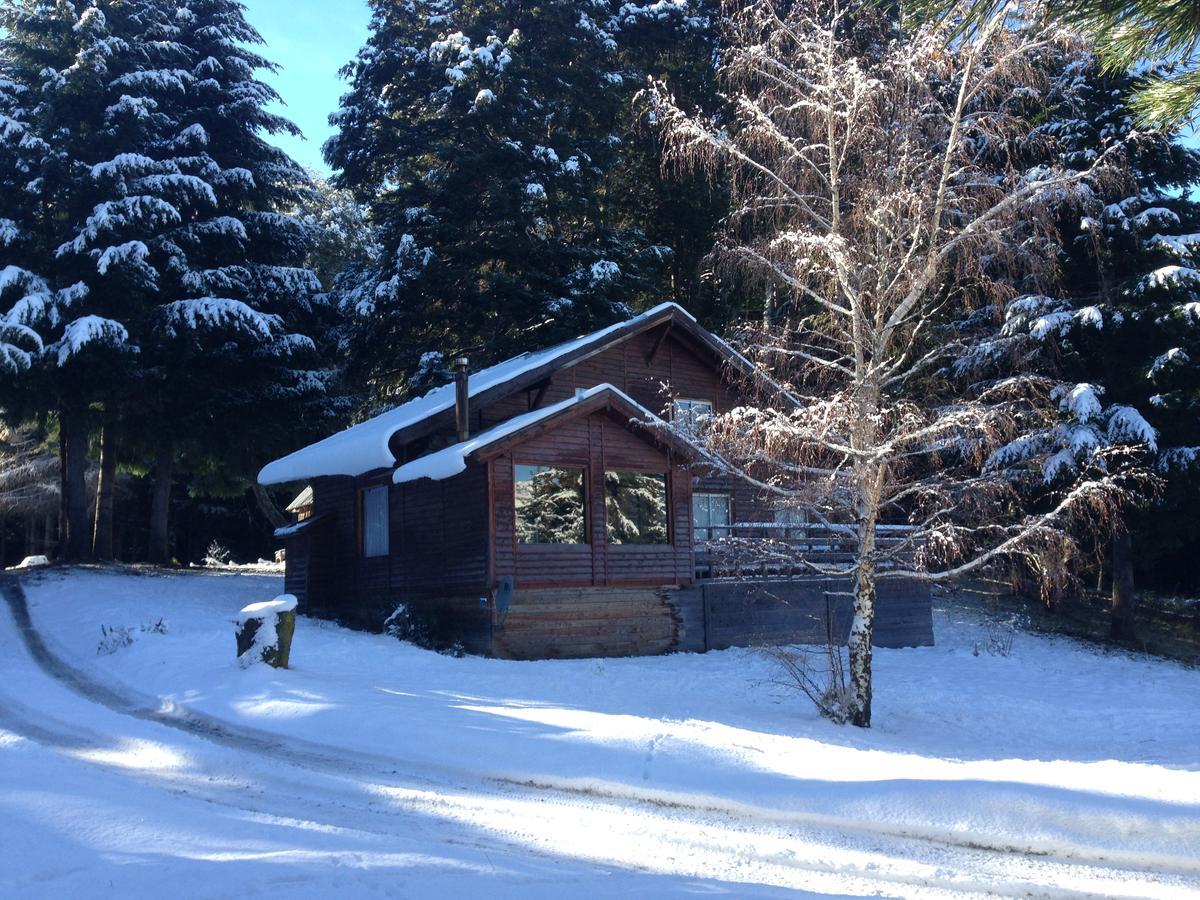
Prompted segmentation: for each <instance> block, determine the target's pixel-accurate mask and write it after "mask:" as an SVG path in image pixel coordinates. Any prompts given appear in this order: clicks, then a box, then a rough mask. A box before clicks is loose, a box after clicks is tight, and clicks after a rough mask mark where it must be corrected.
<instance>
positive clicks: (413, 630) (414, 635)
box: [383, 603, 429, 648]
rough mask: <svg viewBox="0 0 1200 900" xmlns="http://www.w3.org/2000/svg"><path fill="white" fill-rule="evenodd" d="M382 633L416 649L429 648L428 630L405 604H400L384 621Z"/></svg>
mask: <svg viewBox="0 0 1200 900" xmlns="http://www.w3.org/2000/svg"><path fill="white" fill-rule="evenodd" d="M383 633H384V634H386V635H389V636H390V637H394V638H395V639H396V640H398V641H404V642H405V643H408V644H415V645H416V646H418V647H426V648H427V647H429V629H428V628H426V627H425V623H424V622H422V621H420V619H419V618H417V617H416V616H414V615H413V612H412V609H410V608H409V606H408V604H406V603H401V604H400V605H399V606H397V607H396V608H395V610H393V611H392V614H391V615H390V616H388V617H387V618H386V619H384V621H383Z"/></svg>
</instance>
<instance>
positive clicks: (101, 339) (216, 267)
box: [0, 0, 329, 561]
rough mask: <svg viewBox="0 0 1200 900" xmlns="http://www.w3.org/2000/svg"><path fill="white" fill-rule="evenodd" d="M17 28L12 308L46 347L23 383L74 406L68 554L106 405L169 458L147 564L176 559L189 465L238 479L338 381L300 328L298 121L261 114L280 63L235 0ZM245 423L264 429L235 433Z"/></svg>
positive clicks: (68, 423) (313, 282)
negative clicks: (290, 134) (91, 443)
mask: <svg viewBox="0 0 1200 900" xmlns="http://www.w3.org/2000/svg"><path fill="white" fill-rule="evenodd" d="M3 24H4V26H5V27H6V29H7V36H6V37H5V38H4V45H3V47H4V53H3V59H4V77H5V79H6V81H5V84H6V85H13V87H11V88H8V89H7V90H6V94H5V96H6V97H7V98H9V99H6V101H5V102H6V103H7V104H8V107H9V109H10V110H11V111H6V113H5V114H6V116H7V117H8V118H7V119H6V120H5V121H6V122H12V123H15V124H14V125H11V126H6V134H8V133H11V134H12V137H11V139H9V140H7V142H6V145H5V147H4V149H3V152H5V153H9V154H12V156H13V159H14V166H13V171H15V172H16V173H17V175H16V177H15V178H14V181H16V182H17V185H16V186H18V187H20V188H21V189H22V192H21V193H17V194H15V195H12V196H10V195H8V194H6V196H5V197H4V198H3V199H0V218H3V219H5V220H10V221H12V222H14V223H16V224H15V225H14V227H13V228H11V229H9V230H10V231H12V232H13V233H14V234H15V240H13V241H10V244H11V245H12V247H11V249H10V251H8V252H11V253H12V254H13V257H14V258H16V259H18V260H24V261H25V263H24V265H22V266H21V267H20V268H19V269H18V270H17V274H15V275H11V276H10V277H9V279H8V280H9V281H11V282H14V283H15V284H16V288H17V290H16V291H15V294H16V295H17V297H18V299H16V300H15V303H14V305H12V307H11V309H10V311H9V313H8V314H7V316H6V321H7V322H8V323H10V327H11V326H21V327H24V328H26V329H31V330H32V331H33V332H35V333H37V335H38V336H39V338H40V342H41V345H42V347H43V348H44V349H43V350H42V351H41V352H40V353H37V354H35V355H34V356H31V358H30V363H31V365H30V367H29V373H28V374H27V375H26V376H25V377H23V378H22V379H21V383H22V386H23V387H24V388H25V391H24V395H23V396H24V397H26V398H36V397H39V396H43V395H45V394H47V393H50V394H52V395H53V396H55V397H57V398H58V407H59V408H58V415H59V419H60V431H61V433H62V435H63V438H62V444H63V448H64V458H65V460H66V465H64V467H63V469H64V473H65V475H64V491H63V494H64V498H65V501H64V507H65V508H66V511H67V515H66V516H65V520H66V521H67V523H68V528H67V533H68V550H67V553H66V555H67V556H68V558H79V557H80V556H82V555H83V554H84V552H85V549H86V548H85V545H84V542H83V535H84V532H85V531H86V524H85V523H84V521H83V517H84V515H85V514H86V500H85V498H83V496H82V492H83V482H82V462H83V459H84V458H85V456H86V453H87V440H88V433H89V431H90V429H91V427H92V423H91V422H89V421H88V418H87V417H88V415H89V413H90V411H91V410H92V409H93V408H97V407H99V408H102V409H103V411H104V426H105V440H104V442H103V443H104V444H105V446H106V447H110V448H111V449H113V450H115V446H113V445H114V444H115V440H114V437H115V436H114V435H113V434H112V430H113V429H114V428H119V430H120V433H121V435H122V437H123V439H124V440H125V442H126V443H128V444H129V445H130V448H129V449H130V452H129V453H128V454H126V455H128V456H130V457H131V458H135V459H136V458H141V459H145V458H147V457H148V458H150V459H151V460H152V461H153V470H154V473H155V482H156V485H155V492H154V501H153V522H152V528H151V534H152V539H151V545H152V546H151V556H152V558H155V559H156V560H159V561H165V559H166V558H167V512H168V509H169V502H170V487H171V484H172V479H173V473H174V470H175V468H176V462H177V460H178V459H179V458H180V456H181V455H184V454H186V459H187V465H188V466H189V467H191V468H193V469H195V470H198V471H203V470H214V469H220V470H221V471H222V472H223V473H224V478H225V480H227V481H238V480H239V479H240V480H241V483H242V484H243V486H244V484H245V481H246V479H247V477H248V476H249V475H250V474H251V473H252V472H253V471H254V470H255V469H256V468H257V465H258V464H260V463H261V461H262V459H263V458H264V457H266V456H269V455H270V454H272V453H274V452H276V451H277V450H279V449H281V448H283V447H286V446H287V445H289V444H291V443H292V442H293V439H292V438H291V437H289V434H290V433H292V432H294V431H295V430H296V429H298V428H303V427H304V426H305V424H309V423H308V422H307V421H306V418H305V412H306V409H307V407H306V406H305V405H304V404H306V403H307V402H308V401H311V400H314V399H319V398H320V397H321V396H322V395H323V393H324V389H325V385H326V382H327V381H328V377H329V373H328V372H327V371H325V369H324V368H323V367H322V366H320V365H319V361H318V360H317V359H316V358H315V352H314V343H313V341H312V340H311V339H310V338H308V337H306V336H305V335H304V333H303V331H302V328H301V326H303V325H304V323H305V321H306V319H308V318H309V317H310V316H311V315H312V310H313V300H314V298H315V297H316V296H317V295H318V294H319V292H320V289H321V288H320V284H319V282H318V281H317V279H316V277H315V275H314V274H313V273H312V272H311V271H310V270H308V269H307V268H306V267H305V258H306V256H307V253H308V246H309V243H310V239H311V236H312V235H311V230H310V229H309V228H308V227H306V226H304V225H303V224H302V223H300V222H299V221H297V220H296V219H295V218H294V217H292V216H290V215H288V214H285V213H284V212H282V211H281V210H283V209H286V208H290V207H291V206H294V204H295V202H296V201H297V199H298V198H299V197H300V196H301V194H302V193H303V192H304V191H305V190H307V179H306V177H305V175H304V173H303V172H302V171H301V170H300V169H299V168H298V167H297V166H296V165H295V164H294V163H293V162H292V161H291V160H290V159H289V158H288V157H287V156H286V155H285V154H284V153H282V152H281V151H279V150H277V149H276V148H274V147H272V146H270V145H269V144H268V143H266V141H265V139H264V136H265V135H266V134H269V133H272V132H278V131H286V130H294V126H292V125H290V123H288V122H287V121H286V120H284V119H282V118H279V117H278V116H275V115H273V114H270V113H268V112H267V111H266V110H265V106H266V104H268V103H269V102H271V101H272V100H274V99H277V98H276V96H275V94H274V93H273V92H272V91H271V90H270V88H268V87H267V86H266V85H264V84H263V83H262V82H260V81H258V80H257V79H256V77H255V72H256V70H258V69H261V68H264V67H266V66H268V65H269V64H268V63H267V62H266V60H264V59H263V58H262V57H260V56H258V55H257V54H255V53H254V52H253V51H252V50H251V49H249V48H251V47H253V46H254V45H255V44H257V43H261V38H259V36H258V35H257V33H256V32H254V30H253V29H251V28H250V27H249V26H248V25H247V24H246V22H245V20H244V17H243V14H242V8H241V6H240V4H238V3H236V2H233V0H195V2H188V3H176V2H168V0H125V2H118V0H90V2H78V3H34V4H30V5H28V6H25V7H18V8H14V9H11V10H9V11H7V12H6V13H5V18H4V20H3ZM47 72H50V73H53V74H52V75H51V76H50V77H47ZM10 208H11V213H10V211H9V210H10ZM5 271H6V272H9V271H11V270H10V269H5ZM0 299H5V300H8V299H10V298H8V297H5V296H2V295H0ZM23 336H24V337H25V338H26V339H27V341H28V340H30V339H31V338H30V336H29V335H28V334H24V335H23ZM10 355H11V356H12V358H14V359H19V358H20V357H19V353H11V354H10ZM47 385H48V386H49V388H50V391H46V389H45V387H46V386H47ZM31 402H35V401H31ZM317 409H318V410H319V407H317ZM318 414H319V413H318ZM251 423H253V427H254V428H255V440H254V441H253V442H247V441H243V440H236V441H233V440H230V435H231V434H241V433H243V432H245V430H246V429H247V428H249V427H251ZM111 483H112V479H103V478H102V479H101V485H102V488H104V487H105V486H106V485H107V486H109V487H111ZM101 501H102V502H100V503H99V504H98V506H100V507H101V508H104V507H106V506H107V502H106V498H101ZM97 543H98V544H101V543H102V541H100V540H98V541H97Z"/></svg>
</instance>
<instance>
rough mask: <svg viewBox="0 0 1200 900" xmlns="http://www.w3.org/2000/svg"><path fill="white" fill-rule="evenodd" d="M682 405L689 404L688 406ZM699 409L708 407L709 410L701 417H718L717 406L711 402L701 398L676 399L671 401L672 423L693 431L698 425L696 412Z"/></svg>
mask: <svg viewBox="0 0 1200 900" xmlns="http://www.w3.org/2000/svg"><path fill="white" fill-rule="evenodd" d="M681 404H687V406H683V405H681ZM699 407H707V410H706V411H705V412H703V413H701V415H705V416H714V415H716V412H717V405H716V404H715V403H713V401H711V400H703V399H701V398H699V397H676V398H675V399H674V400H672V401H671V421H672V422H674V423H675V425H676V426H678V427H679V428H683V429H689V430H690V429H693V428H695V427H696V425H697V424H698V423H697V421H696V415H697V414H696V410H697V408H699Z"/></svg>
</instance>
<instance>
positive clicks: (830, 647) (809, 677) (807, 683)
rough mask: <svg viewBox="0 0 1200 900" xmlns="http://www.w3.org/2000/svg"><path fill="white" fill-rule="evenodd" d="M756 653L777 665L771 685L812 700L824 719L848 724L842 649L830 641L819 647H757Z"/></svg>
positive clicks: (849, 713)
mask: <svg viewBox="0 0 1200 900" xmlns="http://www.w3.org/2000/svg"><path fill="white" fill-rule="evenodd" d="M759 652H760V653H762V655H763V656H765V657H766V658H767V659H769V660H771V661H772V662H774V663H776V664H777V665H778V666H779V669H780V672H781V675H780V677H779V678H778V679H777V680H775V682H774V683H775V684H778V685H781V686H783V687H786V688H788V689H790V690H796V691H799V692H800V693H802V694H803V695H804V696H806V697H807V698H808V699H809V700H811V701H812V704H813V706H815V707H816V708H817V712H819V713H820V714H821V715H822V716H824V717H825V718H827V719H829V720H831V721H833V722H835V723H837V724H838V725H844V724H846V723H847V722H849V721H850V718H851V711H852V709H853V707H852V705H851V701H852V699H853V698H852V696H851V693H850V686H849V684H848V682H847V680H846V669H847V658H846V650H845V648H843V647H841V646H838V645H837V644H835V643H833V642H832V641H830V642H828V643H826V644H825V646H823V647H761V648H759Z"/></svg>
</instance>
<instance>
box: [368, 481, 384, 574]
mask: <svg viewBox="0 0 1200 900" xmlns="http://www.w3.org/2000/svg"><path fill="white" fill-rule="evenodd" d="M362 552H363V556H387V555H388V489H387V485H380V486H379V487H370V488H367V489H365V490H364V491H363V492H362Z"/></svg>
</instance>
